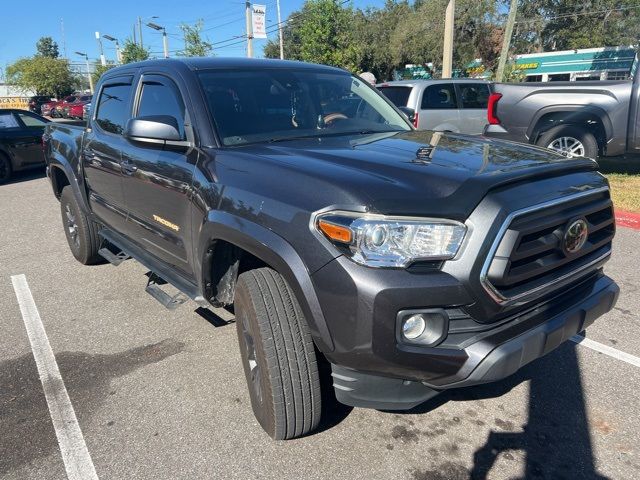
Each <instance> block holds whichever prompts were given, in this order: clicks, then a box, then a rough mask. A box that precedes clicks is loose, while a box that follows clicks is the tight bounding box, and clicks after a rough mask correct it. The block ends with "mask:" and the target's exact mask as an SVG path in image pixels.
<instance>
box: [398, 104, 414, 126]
mask: <svg viewBox="0 0 640 480" xmlns="http://www.w3.org/2000/svg"><path fill="white" fill-rule="evenodd" d="M398 110H400V111H401V112H402V113H404V114H405V116H406V117H407V118H408V119H409V121H410V122H411V123H413V120H414V119H415V118H416V111H415V110H414V109H413V108H410V107H398Z"/></svg>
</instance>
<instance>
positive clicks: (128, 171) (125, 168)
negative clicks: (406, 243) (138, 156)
mask: <svg viewBox="0 0 640 480" xmlns="http://www.w3.org/2000/svg"><path fill="white" fill-rule="evenodd" d="M120 168H121V169H122V173H124V174H125V175H133V174H134V173H135V172H136V171H137V170H138V167H136V166H135V165H134V164H133V163H129V162H122V163H121V164H120Z"/></svg>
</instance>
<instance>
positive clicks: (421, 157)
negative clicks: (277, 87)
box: [230, 131, 597, 219]
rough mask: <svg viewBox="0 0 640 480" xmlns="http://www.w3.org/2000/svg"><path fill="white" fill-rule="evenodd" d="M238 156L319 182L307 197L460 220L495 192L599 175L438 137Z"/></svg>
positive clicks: (588, 164)
mask: <svg viewBox="0 0 640 480" xmlns="http://www.w3.org/2000/svg"><path fill="white" fill-rule="evenodd" d="M230 150H236V151H238V152H239V151H242V152H243V153H246V154H249V155H251V156H260V157H262V158H263V159H265V160H268V161H269V162H276V163H279V164H286V169H287V170H290V171H291V173H294V171H295V172H297V173H300V174H302V175H305V176H306V175H308V176H309V177H311V179H312V180H313V182H312V183H308V182H304V183H305V184H307V185H305V188H306V189H307V190H306V191H307V192H309V189H310V188H311V189H313V188H314V183H315V185H316V186H317V187H319V188H321V186H322V185H323V184H324V185H331V187H334V188H340V189H342V190H343V191H344V190H346V191H350V192H353V193H356V192H357V193H359V194H360V198H363V199H364V198H366V199H368V202H367V204H366V205H365V206H366V207H368V208H369V209H371V210H372V211H375V212H379V213H384V214H395V215H423V216H424V215H437V216H448V217H450V218H457V219H465V218H466V217H467V216H468V215H469V214H470V213H471V211H472V210H473V209H474V208H475V206H476V205H477V204H478V203H479V202H480V201H481V200H482V198H483V197H484V196H485V195H486V194H487V192H488V191H489V190H491V189H494V188H498V187H503V186H505V185H507V184H512V183H517V182H522V181H531V180H534V179H536V178H543V177H551V176H557V175H564V174H568V173H575V172H579V171H593V170H596V169H597V163H596V162H595V161H593V160H590V159H584V158H580V159H567V158H565V157H563V156H561V155H559V154H556V153H554V152H552V151H549V150H546V149H542V148H539V147H533V146H528V145H522V144H518V143H513V142H506V141H501V140H495V139H490V138H485V137H476V136H468V135H460V134H447V133H441V132H430V131H411V132H401V133H377V134H369V135H346V136H333V137H324V138H318V137H314V138H303V139H298V140H290V141H283V142H276V143H271V144H266V145H265V144H255V145H246V146H243V147H236V148H233V149H230ZM265 170H266V169H265ZM265 173H266V172H265ZM298 178H300V177H298ZM292 179H293V177H292ZM283 180H284V179H283ZM292 188H296V187H295V186H292Z"/></svg>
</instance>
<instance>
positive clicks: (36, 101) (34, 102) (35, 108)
mask: <svg viewBox="0 0 640 480" xmlns="http://www.w3.org/2000/svg"><path fill="white" fill-rule="evenodd" d="M50 101H51V97H50V96H48V95H36V96H35V97H31V98H30V99H29V111H31V112H33V113H37V114H38V115H42V105H44V104H45V103H48V102H50Z"/></svg>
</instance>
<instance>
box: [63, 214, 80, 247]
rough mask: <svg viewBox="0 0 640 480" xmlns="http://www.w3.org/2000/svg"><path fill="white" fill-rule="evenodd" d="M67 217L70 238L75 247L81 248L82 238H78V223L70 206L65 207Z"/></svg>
mask: <svg viewBox="0 0 640 480" xmlns="http://www.w3.org/2000/svg"><path fill="white" fill-rule="evenodd" d="M64 210H65V215H66V217H67V231H68V232H69V238H71V241H72V242H73V245H74V246H75V247H76V248H79V247H80V237H79V236H78V224H77V222H76V217H75V215H74V214H73V212H72V211H71V207H70V206H69V205H65V209H64Z"/></svg>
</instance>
